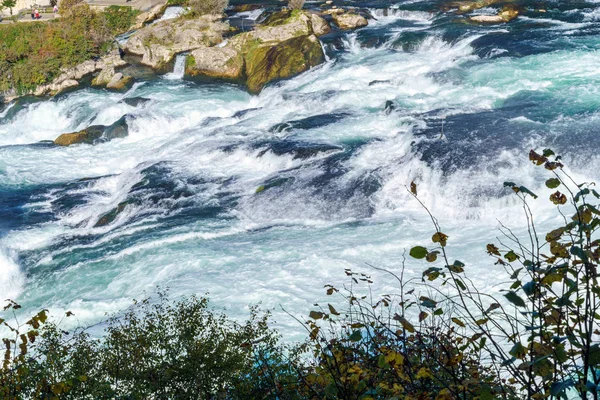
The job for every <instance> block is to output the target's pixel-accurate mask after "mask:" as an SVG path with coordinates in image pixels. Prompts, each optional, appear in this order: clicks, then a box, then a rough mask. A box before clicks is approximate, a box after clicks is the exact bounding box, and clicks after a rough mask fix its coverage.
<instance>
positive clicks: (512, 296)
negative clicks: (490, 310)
mask: <svg viewBox="0 0 600 400" xmlns="http://www.w3.org/2000/svg"><path fill="white" fill-rule="evenodd" d="M504 297H506V299H507V300H508V301H510V302H511V303H513V304H514V305H515V306H517V307H525V302H524V301H523V299H522V298H521V297H519V295H518V294H516V293H515V292H513V291H512V290H511V291H510V292H508V293H506V294H505V295H504Z"/></svg>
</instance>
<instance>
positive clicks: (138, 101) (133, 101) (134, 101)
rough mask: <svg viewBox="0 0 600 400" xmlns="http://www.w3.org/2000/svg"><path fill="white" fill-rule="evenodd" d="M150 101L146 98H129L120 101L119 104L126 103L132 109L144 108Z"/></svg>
mask: <svg viewBox="0 0 600 400" xmlns="http://www.w3.org/2000/svg"><path fill="white" fill-rule="evenodd" d="M150 101H152V100H150V99H147V98H145V97H128V98H126V99H123V100H120V101H119V103H125V104H127V105H128V106H131V107H137V106H143V105H144V104H146V103H149V102H150Z"/></svg>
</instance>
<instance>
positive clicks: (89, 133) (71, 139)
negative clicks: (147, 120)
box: [54, 115, 131, 146]
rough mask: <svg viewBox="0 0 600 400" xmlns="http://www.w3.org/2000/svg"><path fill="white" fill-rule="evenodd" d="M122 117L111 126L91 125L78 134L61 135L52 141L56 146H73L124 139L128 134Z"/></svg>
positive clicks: (125, 116)
mask: <svg viewBox="0 0 600 400" xmlns="http://www.w3.org/2000/svg"><path fill="white" fill-rule="evenodd" d="M129 118H131V116H129V115H124V116H122V117H121V118H119V119H118V120H117V121H116V122H114V123H113V124H111V125H108V126H107V125H91V126H88V127H87V128H85V129H82V130H81V131H79V132H72V133H63V134H62V135H60V136H59V137H57V138H56V139H55V140H54V144H56V145H58V146H71V145H73V144H79V143H84V144H97V143H101V142H105V141H109V140H111V139H116V138H124V137H126V136H127V135H128V134H129V130H128V124H127V119H129Z"/></svg>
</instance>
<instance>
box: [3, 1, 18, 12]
mask: <svg viewBox="0 0 600 400" xmlns="http://www.w3.org/2000/svg"><path fill="white" fill-rule="evenodd" d="M16 5H17V0H3V1H2V7H4V8H8V9H10V15H12V9H13V8H14V7H15V6H16Z"/></svg>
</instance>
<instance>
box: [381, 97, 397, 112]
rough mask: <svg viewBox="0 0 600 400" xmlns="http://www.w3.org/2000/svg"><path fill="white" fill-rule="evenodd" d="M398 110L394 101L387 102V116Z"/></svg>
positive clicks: (385, 107) (385, 110) (385, 108)
mask: <svg viewBox="0 0 600 400" xmlns="http://www.w3.org/2000/svg"><path fill="white" fill-rule="evenodd" d="M395 109H396V105H395V104H394V102H393V101H391V100H388V101H386V102H385V106H384V108H383V110H384V112H385V115H390V114H391V113H392V111H394V110H395Z"/></svg>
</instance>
